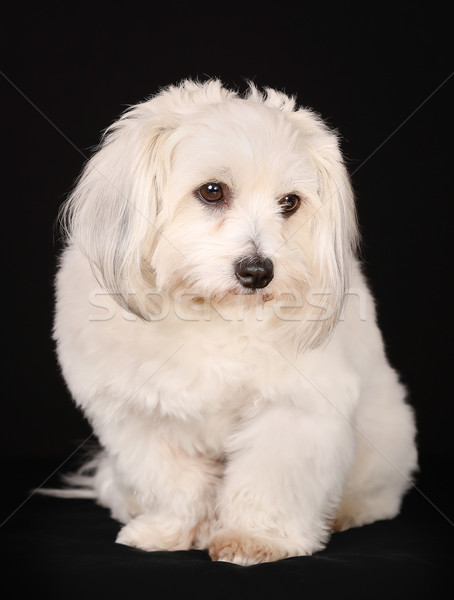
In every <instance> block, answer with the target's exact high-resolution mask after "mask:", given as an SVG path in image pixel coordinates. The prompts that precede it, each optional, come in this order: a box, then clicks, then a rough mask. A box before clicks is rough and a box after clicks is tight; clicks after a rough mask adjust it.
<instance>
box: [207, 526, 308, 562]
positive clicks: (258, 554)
mask: <svg viewBox="0 0 454 600" xmlns="http://www.w3.org/2000/svg"><path fill="white" fill-rule="evenodd" d="M208 551H209V553H210V557H211V559H212V560H216V561H223V562H231V563H236V564H237V565H243V566H249V565H255V564H258V563H263V562H273V561H276V560H280V559H282V558H286V557H288V556H295V555H297V554H299V552H298V551H297V550H296V549H293V548H290V547H289V546H286V545H285V544H284V543H282V542H281V541H275V540H272V539H266V538H261V537H259V536H256V535H251V534H248V533H243V532H238V531H221V532H219V533H217V534H216V535H215V536H214V537H213V538H212V540H211V542H210V545H209V548H208ZM302 554H304V552H302Z"/></svg>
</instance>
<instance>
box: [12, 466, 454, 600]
mask: <svg viewBox="0 0 454 600" xmlns="http://www.w3.org/2000/svg"><path fill="white" fill-rule="evenodd" d="M58 464H59V463H58V461H50V462H48V463H40V464H35V463H33V462H32V461H28V462H26V461H23V462H18V463H17V464H11V463H9V465H4V468H3V473H4V477H3V479H4V482H5V484H6V485H5V489H6V490H8V489H10V490H14V491H13V493H11V494H10V495H9V497H6V496H5V495H4V496H3V501H4V502H3V503H2V521H4V520H5V519H6V521H5V522H4V524H3V525H2V527H1V528H0V535H1V536H2V542H1V547H2V549H3V551H4V554H5V558H4V559H3V560H2V563H0V564H2V567H3V568H2V571H3V573H4V575H6V578H7V579H11V580H12V581H13V583H14V589H15V590H16V591H17V594H19V592H22V591H23V590H25V591H27V592H28V593H33V594H35V593H39V594H42V593H45V595H46V598H100V599H103V598H123V597H128V598H135V597H144V598H145V597H147V598H148V597H149V598H161V597H165V596H167V594H171V593H173V592H174V597H177V596H179V595H181V594H182V592H183V593H184V594H185V595H186V594H188V593H189V592H191V593H193V594H194V597H195V595H197V597H208V596H210V597H211V596H213V597H217V598H219V597H231V596H232V595H233V596H234V597H236V598H238V597H252V598H256V597H257V598H259V597H270V598H271V597H273V598H274V597H280V598H293V597H298V598H302V599H307V598H319V599H324V598H331V597H332V598H336V599H337V598H348V599H350V600H351V599H355V598H361V599H369V598H376V597H377V598H378V597H380V598H389V599H392V598H405V599H406V598H428V597H430V598H437V599H438V598H445V597H446V598H449V597H453V596H452V593H453V586H452V575H451V573H452V570H453V567H454V561H453V532H454V528H453V524H452V520H453V512H454V511H453V505H452V500H451V499H450V489H449V480H450V478H451V477H452V466H451V464H450V463H449V462H448V461H441V460H440V459H439V458H438V457H429V458H427V459H426V460H425V461H423V467H422V470H421V473H420V475H419V479H418V481H417V488H418V489H412V491H411V492H410V493H409V494H408V496H407V497H406V499H405V502H404V506H403V509H402V512H401V514H400V515H399V517H397V518H396V519H394V520H392V521H382V522H378V523H375V524H373V525H369V526H366V527H362V528H358V529H352V530H350V531H347V532H343V533H338V534H335V535H333V536H332V538H331V540H330V542H329V544H328V546H327V548H326V549H325V550H324V551H322V552H320V553H318V554H317V555H315V556H311V557H296V558H289V559H286V560H283V561H279V562H276V563H268V564H263V565H256V566H251V567H240V566H236V565H231V564H227V563H213V562H211V560H210V558H209V556H208V554H206V553H205V552H201V551H191V552H153V553H146V552H142V551H139V550H134V549H131V548H129V547H126V546H121V545H118V544H115V543H114V540H115V537H116V534H117V531H118V529H119V524H118V523H116V522H115V521H113V520H112V519H111V518H110V517H109V514H108V511H106V510H104V509H103V508H100V507H98V506H96V505H95V504H94V503H93V502H92V501H91V500H62V499H56V498H49V497H43V496H39V495H33V496H32V497H30V498H28V492H27V490H29V489H30V488H32V487H33V486H39V485H40V484H41V483H42V481H43V480H44V479H45V478H46V477H47V476H48V475H49V473H51V472H52V471H53V470H54V469H55V467H56V466H58ZM27 498H28V499H27ZM451 498H452V497H451ZM21 503H23V504H22V506H20V505H21ZM13 511H16V512H13ZM12 513H13V514H12ZM2 580H4V577H3V578H2ZM164 594H165V596H164Z"/></svg>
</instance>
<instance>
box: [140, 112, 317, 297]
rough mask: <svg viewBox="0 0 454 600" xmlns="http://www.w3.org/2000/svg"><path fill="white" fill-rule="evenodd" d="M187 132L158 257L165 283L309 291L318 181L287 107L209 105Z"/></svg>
mask: <svg viewBox="0 0 454 600" xmlns="http://www.w3.org/2000/svg"><path fill="white" fill-rule="evenodd" d="M178 135H179V136H180V137H181V140H180V141H179V142H178V143H177V144H175V145H174V148H173V157H172V168H171V170H170V175H169V177H168V178H167V181H166V184H165V185H164V187H163V190H162V203H163V205H164V206H165V207H166V211H167V214H166V217H165V219H164V221H163V225H162V229H161V233H162V235H161V236H160V237H159V238H158V240H157V244H156V247H155V249H154V251H153V253H152V254H151V256H150V257H149V260H150V263H151V265H152V267H153V269H154V271H155V273H156V277H157V284H158V287H160V288H171V289H175V288H179V289H181V288H184V289H186V290H188V291H190V292H193V293H195V294H197V295H200V296H201V297H203V298H216V299H220V298H222V297H225V296H226V295H228V294H249V295H252V294H254V295H256V296H257V297H260V298H266V299H270V298H271V297H276V295H277V296H279V295H281V294H283V293H288V292H291V291H292V290H293V291H294V290H295V289H297V290H301V287H302V286H304V285H306V284H307V281H308V279H309V278H310V272H309V269H308V261H309V256H308V252H309V253H310V240H308V239H307V238H308V236H307V235H306V236H305V233H307V229H306V230H305V228H304V223H305V221H306V220H307V219H309V218H310V215H311V211H312V210H313V209H314V202H313V199H314V198H316V196H317V186H318V178H317V174H316V169H315V165H314V164H313V161H311V160H310V159H309V157H308V153H307V151H306V148H305V141H304V139H303V137H302V136H301V135H299V134H298V131H297V130H296V129H295V127H294V126H292V125H291V124H290V123H289V122H288V120H287V119H286V118H285V116H284V115H283V114H282V113H281V112H279V111H277V110H275V109H271V108H269V107H266V106H264V105H261V104H256V105H253V104H250V103H247V102H246V101H244V100H234V101H230V102H227V103H224V104H221V105H219V106H215V107H210V106H209V107H205V108H204V109H203V110H200V111H199V114H197V116H194V117H193V118H192V119H191V121H190V122H189V123H188V124H187V125H186V124H185V125H182V126H181V127H180V130H179V131H178ZM298 230H300V231H298Z"/></svg>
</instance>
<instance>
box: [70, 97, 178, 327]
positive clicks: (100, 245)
mask: <svg viewBox="0 0 454 600" xmlns="http://www.w3.org/2000/svg"><path fill="white" fill-rule="evenodd" d="M168 113H169V111H165V110H164V102H163V96H162V95H161V96H157V97H156V98H154V99H152V100H149V101H147V102H144V103H142V104H138V105H136V106H134V107H132V108H131V109H129V110H128V111H127V112H126V113H125V114H124V115H123V116H122V117H121V118H120V119H119V120H118V121H117V122H116V123H114V124H113V125H112V126H111V127H110V128H109V129H108V130H107V131H106V133H105V135H104V137H103V139H102V142H101V144H100V146H99V148H98V150H97V152H96V153H95V154H94V155H93V157H92V158H91V159H90V160H89V161H88V163H87V164H86V166H85V168H84V170H83V172H82V174H81V176H80V178H79V180H78V182H77V184H76V186H75V189H74V191H73V193H72V194H71V196H70V197H69V199H68V200H67V202H66V203H65V205H64V207H63V210H62V222H63V227H64V229H65V231H66V233H67V235H68V238H69V240H70V241H73V242H75V243H77V244H78V245H79V247H80V248H81V249H82V251H83V253H84V254H85V255H86V256H87V258H88V259H89V261H90V264H91V266H92V269H93V272H94V274H95V276H96V278H97V279H98V281H99V283H100V284H101V285H102V287H103V288H105V289H106V291H108V292H109V293H111V294H112V295H113V297H114V298H115V300H116V301H117V302H118V303H119V304H120V305H121V306H123V307H124V308H126V309H127V310H129V311H130V312H133V313H135V314H137V315H138V316H140V317H142V318H147V313H146V308H145V298H144V297H143V296H144V294H143V292H144V288H145V287H146V280H147V277H148V279H150V278H151V279H152V274H151V273H149V272H148V273H147V271H146V267H145V265H144V264H143V254H144V248H148V249H150V251H151V249H152V247H153V245H154V241H155V239H156V236H157V235H159V231H158V230H159V226H160V225H159V218H158V215H159V211H160V201H161V192H162V187H163V185H164V182H165V179H166V173H167V171H168V168H169V163H170V158H171V157H170V154H171V151H170V149H169V143H168V142H169V136H170V135H171V133H172V131H173V130H174V127H175V119H172V118H171V116H170V115H169V114H168Z"/></svg>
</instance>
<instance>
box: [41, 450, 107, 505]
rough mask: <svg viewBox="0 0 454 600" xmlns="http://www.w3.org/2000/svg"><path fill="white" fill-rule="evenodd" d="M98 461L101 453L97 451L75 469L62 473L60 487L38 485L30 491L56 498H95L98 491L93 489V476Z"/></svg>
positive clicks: (94, 475)
mask: <svg viewBox="0 0 454 600" xmlns="http://www.w3.org/2000/svg"><path fill="white" fill-rule="evenodd" d="M100 462H101V453H98V454H97V455H96V456H94V457H92V458H91V459H90V460H88V461H87V462H85V463H84V464H83V465H82V466H81V467H80V468H79V469H77V470H76V471H74V472H72V473H65V474H62V475H61V480H62V484H63V485H62V487H61V488H49V487H39V488H35V489H33V490H32V493H34V494H40V495H41V496H54V497H56V498H90V499H93V500H95V499H97V497H98V492H97V491H96V489H95V477H96V472H97V470H98V467H99V464H100Z"/></svg>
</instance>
